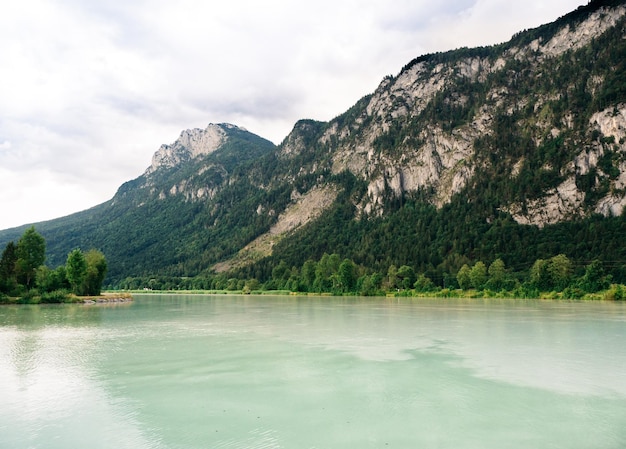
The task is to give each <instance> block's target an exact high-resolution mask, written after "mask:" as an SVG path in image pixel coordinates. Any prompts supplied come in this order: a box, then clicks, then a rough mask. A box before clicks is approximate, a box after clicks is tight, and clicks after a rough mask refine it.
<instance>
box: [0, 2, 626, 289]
mask: <svg viewBox="0 0 626 449" xmlns="http://www.w3.org/2000/svg"><path fill="white" fill-rule="evenodd" d="M625 16H626V6H625V5H624V2H623V1H592V2H590V3H589V4H587V5H585V6H581V7H580V8H578V9H577V10H576V11H573V12H572V13H570V14H568V15H565V16H563V17H562V18H560V19H558V20H557V21H555V22H553V23H551V24H546V25H543V26H541V27H538V28H535V29H532V30H526V31H524V32H520V33H517V34H516V35H515V36H514V37H513V38H512V39H511V40H510V41H509V42H507V43H504V44H499V45H495V46H490V47H481V48H476V49H467V48H461V49H457V50H452V51H450V52H445V53H436V54H431V55H424V56H420V57H418V58H415V59H414V60H412V61H410V62H409V63H408V64H407V65H405V66H404V67H403V68H402V69H401V70H400V72H399V73H398V75H396V76H388V77H386V78H385V79H383V81H382V82H381V83H380V84H379V86H378V87H377V88H376V89H375V91H374V92H373V93H372V94H368V95H365V96H364V97H363V98H362V99H361V100H359V101H358V102H357V103H356V104H355V105H354V106H352V107H351V108H350V109H349V110H348V111H346V112H344V113H342V114H340V115H339V116H337V117H336V118H334V119H332V120H330V121H328V122H318V121H314V120H300V121H298V122H297V123H295V125H294V127H293V130H292V131H291V132H290V133H289V135H288V136H286V137H285V139H284V140H283V142H282V143H281V144H280V145H279V146H275V145H274V144H272V143H271V142H269V141H266V140H265V139H262V138H261V137H259V136H255V135H253V134H251V133H248V132H247V131H245V130H243V129H241V128H238V127H236V126H235V125H228V124H219V125H213V124H210V125H208V127H207V128H206V129H205V130H200V129H195V130H185V131H183V132H181V135H180V137H179V138H178V139H177V140H176V141H175V142H174V143H172V144H170V145H162V146H161V147H160V148H159V149H158V150H157V151H156V152H155V155H154V157H153V159H152V163H151V165H150V166H149V167H148V168H147V169H146V171H145V172H144V174H143V175H141V176H140V177H138V178H136V179H135V180H132V181H129V182H127V183H125V184H123V185H122V186H121V187H120V189H119V190H118V192H117V193H116V195H115V196H114V197H113V198H112V199H111V200H110V201H108V202H106V203H103V204H102V205H99V206H96V207H95V208H92V209H90V210H88V211H83V212H80V213H78V214H74V215H72V216H68V217H63V218H60V219H57V220H52V221H48V222H44V223H40V224H38V225H37V227H38V230H40V232H42V234H43V235H44V236H45V237H46V239H47V241H48V242H50V244H49V260H51V262H52V263H59V262H62V261H63V258H64V256H65V255H66V254H67V250H68V249H72V248H74V247H76V246H80V247H83V248H88V247H90V246H95V247H97V248H99V249H101V250H103V252H104V253H105V254H107V257H109V258H110V259H111V264H110V266H111V267H112V269H111V276H110V282H111V283H112V284H113V285H115V283H116V282H119V281H120V280H121V279H123V278H124V277H125V276H151V275H157V274H167V275H171V276H198V275H208V274H209V273H210V272H211V271H212V270H217V271H220V270H226V271H231V270H234V271H233V273H234V275H236V276H244V277H246V276H247V277H255V278H258V279H267V278H268V276H270V274H271V273H270V272H271V270H272V267H273V266H275V265H276V264H278V263H279V262H280V261H285V262H286V263H287V264H288V265H290V266H300V265H302V263H303V262H304V261H305V260H306V259H307V258H319V257H321V256H322V254H323V253H324V252H328V253H330V252H336V253H339V254H341V256H342V257H350V258H352V259H353V260H355V261H356V262H357V263H359V264H361V265H362V266H363V267H366V268H370V269H377V270H384V269H385V268H386V267H388V266H390V265H392V264H395V265H402V264H410V265H412V266H413V267H415V269H416V270H421V271H425V270H430V271H431V272H433V273H439V274H438V276H439V279H441V278H442V274H441V273H442V272H443V271H444V270H447V271H448V272H454V271H455V270H458V268H460V265H461V263H462V261H468V260H470V261H471V260H478V259H481V258H484V259H488V260H493V259H495V258H496V257H501V258H504V259H505V260H506V262H507V264H509V265H512V264H513V263H518V264H519V267H518V268H519V269H524V267H526V269H527V268H528V264H529V262H528V261H529V260H530V261H532V258H533V257H535V258H536V257H544V256H545V257H551V256H554V255H556V254H558V253H567V254H568V255H569V256H570V257H572V258H574V259H579V260H587V259H589V258H596V257H600V258H602V257H604V258H605V259H606V258H607V257H609V256H607V255H606V254H603V253H606V249H605V248H606V247H607V246H612V247H613V248H614V249H613V253H614V255H615V257H616V258H617V260H626V248H625V247H624V244H622V243H615V242H616V241H617V240H616V238H617V237H615V235H616V234H615V233H616V231H615V230H616V229H617V230H618V231H619V230H626V228H624V225H623V221H621V220H622V218H623V214H622V209H623V206H624V205H625V204H626V144H625V141H626V134H625V131H624V130H625V129H626V106H625V105H626V79H625V77H624V73H625V72H626V70H625V68H624V62H623V61H624V59H625V58H624V56H626V43H625V39H624V36H625V35H626V32H625V30H626V24H625V23H626V22H625V19H624V17H625ZM320 192H321V197H322V199H323V200H324V201H321V200H320V198H318V197H317V196H316V195H319V194H320ZM314 198H317V200H315V201H313V199H314ZM298 208H300V209H298ZM302 208H305V209H307V210H306V213H300V214H299V215H300V217H299V218H294V217H296V216H297V215H298V213H297V212H294V211H298V210H303V209H302ZM309 209H310V210H309ZM599 216H602V217H605V218H599ZM402 223H404V224H402ZM403 226H404V227H403ZM590 227H594V228H596V229H598V228H605V229H606V232H605V234H606V235H605V236H600V237H599V239H600V240H598V241H595V240H594V241H590V240H589V241H588V240H584V241H583V242H581V243H580V244H578V245H574V244H573V243H575V242H571V241H570V240H571V236H573V235H576V236H578V235H580V236H585V235H588V228H590ZM23 228H24V227H20V228H14V229H13V230H7V231H0V244H2V243H3V242H6V241H9V240H11V239H16V238H17V237H16V235H17V233H18V232H19V230H20V229H23ZM391 229H393V230H394V231H393V232H394V233H395V234H394V235H390V234H389V232H390V230H391ZM563 232H566V233H568V234H569V236H570V237H569V238H561V236H560V235H561V234H562V233H563ZM555 235H556V237H555ZM582 238H585V239H587V237H582ZM406 239H409V241H411V242H413V243H414V245H416V246H417V247H416V248H410V247H407V245H406V243H404V242H405V240H406ZM506 242H508V243H510V247H509V248H507V247H506V245H505V243H506ZM622 270H623V267H622V265H620V267H618V268H616V270H615V275H616V276H617V277H619V276H622V274H620V273H621V272H622Z"/></svg>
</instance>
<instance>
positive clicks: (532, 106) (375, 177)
mask: <svg viewBox="0 0 626 449" xmlns="http://www.w3.org/2000/svg"><path fill="white" fill-rule="evenodd" d="M591 3H594V4H596V5H595V6H593V5H588V6H587V7H581V8H579V10H578V11H576V12H574V13H572V14H570V15H568V16H566V17H564V18H562V19H561V20H560V21H557V22H556V23H554V24H550V25H549V26H546V27H543V28H539V29H537V30H531V32H526V33H520V35H518V36H516V37H514V39H512V41H511V42H509V43H507V44H503V45H501V46H499V47H492V48H488V49H474V50H467V49H461V50H457V51H456V52H451V53H448V54H438V55H429V56H426V57H421V58H418V59H416V60H415V61H413V62H412V63H410V64H409V65H407V66H406V67H405V69H404V70H403V71H402V72H401V73H400V74H399V75H398V76H396V77H387V78H386V79H384V80H383V81H382V83H381V84H380V85H379V86H378V88H377V89H376V91H375V92H374V94H372V95H371V96H370V97H367V98H364V99H363V100H362V101H361V102H360V103H359V104H357V105H355V107H353V108H352V110H350V111H348V112H347V113H346V114H344V115H342V116H340V117H338V118H337V119H335V120H333V121H331V122H330V123H328V124H327V126H326V127H325V128H324V130H323V132H318V130H316V131H315V132H317V133H318V134H317V137H316V141H315V142H314V143H310V142H309V143H307V140H306V132H305V129H304V128H303V127H300V128H298V129H297V130H294V133H293V135H292V136H290V137H288V138H287V139H286V142H285V144H284V145H283V146H282V149H281V151H282V155H283V157H295V156H297V155H299V154H302V153H303V152H306V151H309V150H310V148H311V147H314V146H317V147H324V146H325V147H326V148H328V153H329V154H330V166H331V170H332V172H333V173H340V172H343V171H349V172H351V173H353V174H354V175H356V176H357V177H359V178H360V179H362V180H364V181H365V182H367V184H368V187H367V195H366V196H365V197H364V198H361V199H360V200H359V202H358V204H357V206H358V210H359V214H360V215H364V216H367V215H371V214H375V215H380V214H383V213H384V208H383V204H384V203H385V199H387V198H389V197H390V196H395V197H402V196H403V195H407V194H409V195H410V194H412V193H414V192H420V191H422V192H429V195H430V201H431V202H432V203H433V204H434V205H436V206H438V207H441V206H442V205H444V204H446V203H448V202H450V200H451V198H452V196H453V195H455V194H458V193H460V192H462V191H463V189H465V188H466V187H468V186H469V185H471V184H472V183H480V182H483V181H481V180H480V179H479V178H476V176H478V175H477V171H480V172H481V173H483V174H484V173H485V172H486V171H487V172H488V171H489V170H488V168H486V166H488V165H490V164H491V165H494V166H495V165H496V163H494V162H489V159H490V156H489V153H493V155H494V156H492V157H491V159H495V158H499V159H501V160H502V161H506V162H498V163H497V164H498V168H497V170H500V171H502V170H507V171H508V172H509V176H510V178H511V179H512V180H515V178H516V176H518V175H519V173H520V171H521V172H522V173H525V171H524V170H522V169H523V167H524V165H525V164H527V163H528V162H527V160H528V159H529V157H528V156H524V155H519V154H517V153H519V151H517V152H516V151H515V150H514V149H513V150H506V149H505V148H503V147H506V143H503V142H498V141H497V140H498V139H497V135H501V134H502V130H501V129H500V130H499V129H498V126H500V123H501V122H502V118H503V117H504V118H509V119H510V120H509V121H510V122H511V123H512V126H513V127H515V128H516V129H519V130H521V131H520V133H522V132H523V133H524V135H525V138H526V139H527V140H529V141H531V142H532V145H533V146H534V151H538V152H541V151H542V148H543V147H542V145H544V144H545V143H546V141H548V140H550V139H557V138H559V137H560V138H562V139H564V142H565V143H564V145H566V146H567V148H568V149H569V150H568V151H569V152H570V153H571V155H570V160H569V162H567V163H564V164H563V165H562V166H560V167H555V166H552V164H550V163H549V162H546V163H545V164H544V166H543V167H539V169H540V170H544V171H546V172H549V171H555V172H558V173H556V174H555V178H557V177H558V178H560V182H557V183H553V184H554V185H552V186H546V188H545V191H544V192H543V193H542V194H541V195H540V196H538V197H536V198H532V197H531V198H529V197H528V196H527V195H525V194H520V195H519V196H518V197H517V198H515V197H513V198H508V199H506V200H505V201H503V203H502V204H501V210H506V211H508V212H510V213H511V214H512V216H513V217H514V218H515V220H516V221H518V222H519V223H524V224H535V225H539V226H543V225H545V224H549V223H556V222H559V221H562V220H567V219H571V218H576V217H580V216H585V215H587V214H589V213H601V214H604V215H607V214H620V213H621V211H622V208H623V207H624V205H625V204H626V195H625V192H626V191H625V189H624V177H625V176H626V175H625V174H624V168H626V165H625V164H626V162H625V159H626V146H625V144H624V140H625V136H624V129H625V127H624V125H625V123H624V112H625V111H624V108H625V105H624V104H623V103H618V104H612V105H610V106H609V107H605V108H604V109H602V110H600V111H596V112H594V113H593V115H592V116H591V118H590V119H589V120H588V121H587V122H586V123H584V125H582V126H581V125H580V124H579V123H578V122H579V121H580V120H579V118H580V117H581V116H582V115H584V113H585V112H583V111H581V110H580V108H583V109H584V108H585V107H586V105H584V104H582V105H574V102H573V101H571V100H568V97H571V96H572V95H573V92H575V91H576V89H579V87H580V86H579V81H580V80H584V81H585V85H584V86H583V88H584V89H585V95H586V96H585V97H584V98H585V100H586V101H589V102H592V101H593V100H594V96H597V95H599V92H600V91H602V90H603V89H605V87H604V84H605V83H608V81H607V80H606V77H605V75H604V72H603V70H604V69H602V68H599V67H594V66H593V61H592V62H589V61H588V62H587V63H585V64H581V67H582V66H584V67H585V72H584V73H581V74H580V77H571V78H570V80H569V81H568V83H570V84H568V85H556V81H553V82H552V81H551V82H552V84H550V82H548V81H546V80H550V77H552V76H553V72H554V71H555V70H557V71H561V72H562V71H563V70H564V69H563V67H564V66H565V65H567V64H569V63H571V61H570V60H572V59H576V58H579V59H581V60H584V59H585V58H598V56H597V53H598V52H599V51H601V50H598V49H597V48H596V47H593V45H594V43H596V42H597V41H598V40H599V39H601V38H602V36H604V35H605V33H607V31H610V30H612V29H616V28H617V29H618V33H619V34H620V35H621V39H622V40H624V39H626V35H625V34H624V23H625V21H624V17H625V16H626V6H625V5H623V4H619V2H591ZM597 4H603V5H604V6H599V7H598V6H597ZM620 51H621V50H620ZM577 52H578V53H577ZM585 52H586V54H585ZM622 56H623V57H625V58H626V54H623V55H622ZM520 86H524V87H520ZM533 86H544V87H542V88H541V89H537V90H536V91H532V90H530V91H529V90H528V89H531V88H532V87H533ZM525 89H526V91H524V90H525ZM559 102H560V103H559ZM557 103H558V104H559V105H563V104H564V105H565V107H566V109H565V110H560V109H559V110H555V109H557V108H556V106H555V105H556V104H557ZM559 108H561V109H562V106H559ZM447 111H450V112H447ZM453 115H456V116H455V117H454V118H452V119H451V120H450V121H446V119H447V116H453ZM452 122H454V123H452ZM498 133H500V134H498ZM489 139H491V141H496V142H495V143H494V142H492V143H490V144H489V145H487V146H485V145H484V144H481V142H485V141H487V142H490V140H489ZM608 142H613V143H612V144H609V143H608ZM608 153H611V154H612V155H614V156H613V157H612V161H613V164H614V166H615V168H617V169H618V170H619V172H620V173H621V174H620V175H619V176H617V177H616V176H613V175H611V176H609V174H608V173H605V172H604V171H603V169H602V167H599V166H598V164H599V162H601V160H602V158H603V157H604V158H605V161H606V155H607V154H608ZM317 164H318V166H320V164H321V163H320V161H317ZM605 168H606V167H605ZM494 170H496V169H493V170H492V171H494ZM590 173H591V174H592V176H593V177H595V178H596V180H595V181H594V182H593V183H592V187H593V185H594V183H595V185H597V186H600V185H602V192H603V194H602V195H601V196H600V197H599V198H595V197H594V198H593V200H590V198H591V196H590V195H589V192H588V190H589V183H588V182H587V184H585V185H582V184H583V183H581V181H580V180H581V179H582V178H581V177H583V176H588V175H589V174H590ZM596 196H597V195H596Z"/></svg>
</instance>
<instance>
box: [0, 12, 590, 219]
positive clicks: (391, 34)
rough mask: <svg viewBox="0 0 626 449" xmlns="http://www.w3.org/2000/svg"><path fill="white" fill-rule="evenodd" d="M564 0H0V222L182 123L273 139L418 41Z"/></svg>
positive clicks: (87, 201) (367, 86)
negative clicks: (0, 0)
mask: <svg viewBox="0 0 626 449" xmlns="http://www.w3.org/2000/svg"><path fill="white" fill-rule="evenodd" d="M578 4H579V2H578V1H572V0H558V1H554V2H543V1H538V0H536V1H534V0H532V1H527V2H521V3H520V2H508V1H505V0H456V1H450V2H432V1H425V0H398V1H397V2H394V3H393V6H390V4H389V2H387V1H383V0H369V1H356V0H332V1H331V0H319V1H318V2H314V3H302V2H295V1H289V0H269V1H266V2H256V1H252V0H231V1H229V2H216V1H200V0H180V1H178V2H171V1H165V0H151V1H147V0H136V1H130V2H129V1H126V0H111V1H107V2H100V1H97V0H23V1H20V2H17V1H10V2H8V4H7V5H3V11H2V14H1V15H0V54H1V55H2V57H3V63H2V64H0V79H1V80H2V83H0V142H2V143H0V207H1V208H2V210H3V211H11V212H9V213H5V212H3V213H2V214H1V215H0V229H3V228H7V227H10V226H16V225H20V224H23V223H26V222H33V221H38V220H41V219H43V218H54V217H57V216H61V215H64V214H67V213H71V212H74V211H79V210H83V209H86V208H88V207H91V206H94V205H95V204H98V203H100V202H102V201H105V200H107V199H109V198H110V197H111V196H112V195H113V194H114V192H115V190H116V189H117V187H119V185H120V184H121V183H122V182H124V181H127V180H130V179H133V178H134V177H136V176H138V175H139V174H141V173H142V172H143V170H144V169H145V168H146V167H147V166H148V165H149V163H150V158H151V156H152V154H153V152H154V151H156V150H157V149H158V147H159V146H160V145H161V144H162V143H171V142H172V141H173V140H175V139H176V137H177V136H178V135H179V134H180V131H181V130H183V129H186V128H194V127H205V126H206V125H207V124H208V123H210V122H213V123H219V122H231V123H234V124H237V125H239V126H243V127H245V128H247V129H248V130H250V131H252V132H255V133H257V134H259V135H261V136H263V137H266V138H269V139H270V140H273V141H274V142H276V143H279V142H280V141H281V140H282V139H283V138H284V137H285V136H286V135H287V133H288V132H289V131H290V130H291V128H292V126H293V124H294V123H295V121H296V120H297V119H299V118H313V119H318V120H328V119H331V118H332V117H334V116H336V115H338V114H340V113H342V112H343V111H345V110H346V109H347V108H348V107H350V106H351V105H352V104H354V103H355V102H356V100H358V99H359V98H361V97H362V96H363V95H366V94H368V93H371V92H372V91H374V89H375V88H376V86H377V84H378V83H379V82H380V80H381V79H382V78H383V77H384V76H385V75H387V74H396V73H398V72H399V70H400V69H401V67H402V66H403V65H405V64H406V63H408V62H409V61H410V60H411V59H413V58H415V57H417V56H419V55H421V54H424V53H427V52H433V51H443V50H447V49H452V48H457V47H460V46H474V45H486V44H490V43H498V42H502V41H505V40H507V39H508V38H509V37H510V36H511V35H512V34H513V33H514V32H516V31H519V30H521V29H524V28H530V27H534V26H538V25H540V24H541V23H546V22H549V21H551V20H554V19H556V18H557V17H558V16H560V15H563V14H565V13H567V12H568V11H570V10H573V9H575V8H576V7H577V6H578ZM57 197H62V198H63V201H57V200H55V198H57Z"/></svg>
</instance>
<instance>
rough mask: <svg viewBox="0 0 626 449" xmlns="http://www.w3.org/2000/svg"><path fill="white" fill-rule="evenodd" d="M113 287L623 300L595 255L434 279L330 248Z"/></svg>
mask: <svg viewBox="0 0 626 449" xmlns="http://www.w3.org/2000/svg"><path fill="white" fill-rule="evenodd" d="M580 268H582V269H580ZM442 283H443V285H442ZM119 287H120V288H122V289H129V290H136V289H150V290H226V291H243V292H244V293H245V292H247V293H250V292H261V291H289V292H299V293H317V294H322V293H332V294H335V295H361V296H380V295H388V294H390V293H392V294H394V295H399V296H428V295H433V296H455V295H460V296H467V295H469V296H487V297H519V298H541V297H548V298H555V299H556V298H562V299H581V298H585V297H593V298H602V299H611V300H624V299H626V287H624V286H623V285H621V284H614V283H612V276H611V275H610V274H607V273H606V272H605V270H604V267H603V265H602V263H601V262H600V261H599V260H594V261H592V262H590V263H589V264H587V265H586V266H584V267H575V266H574V263H573V262H572V261H571V260H570V259H569V258H568V257H567V256H565V255H564V254H559V255H557V256H554V257H551V258H549V259H537V260H536V261H535V263H534V264H533V265H532V267H531V268H530V270H528V272H525V273H520V272H514V271H512V270H511V269H509V268H507V266H506V265H505V263H504V261H503V260H502V259H499V258H498V259H496V260H494V261H493V262H491V263H489V264H486V263H484V262H482V261H477V262H476V263H474V264H473V265H471V266H470V265H469V264H463V266H462V267H461V268H460V269H459V270H458V272H456V273H449V274H448V275H447V276H445V277H443V278H440V279H434V278H432V277H431V276H429V274H428V273H421V272H418V271H416V270H415V269H414V268H413V267H411V266H409V265H401V266H399V267H398V266H396V265H391V266H390V267H389V268H388V269H387V271H386V272H377V271H373V270H371V269H369V268H367V267H365V266H363V265H358V264H357V263H355V262H354V261H353V260H351V259H348V258H343V259H342V258H341V257H340V256H339V255H338V254H336V253H333V254H326V253H325V254H324V255H323V256H322V257H321V258H320V259H319V260H313V259H308V260H307V261H306V262H305V263H304V264H303V265H302V266H300V267H295V266H292V267H290V266H289V265H287V264H286V263H285V262H284V261H281V262H279V263H278V264H277V265H275V266H274V267H273V268H272V270H271V277H270V278H269V279H267V280H266V281H265V282H260V281H259V280H258V279H255V278H252V279H250V278H248V279H244V278H237V277H232V275H229V274H224V273H220V274H212V275H203V276H196V277H185V278H177V277H171V276H169V277H168V276H160V277H159V276H157V277H151V278H126V279H125V280H123V281H122V282H121V283H120V284H119ZM599 292H601V294H599ZM593 295H595V296H593Z"/></svg>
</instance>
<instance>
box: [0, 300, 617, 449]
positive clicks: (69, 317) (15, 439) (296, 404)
mask: <svg viewBox="0 0 626 449" xmlns="http://www.w3.org/2000/svg"><path fill="white" fill-rule="evenodd" d="M625 343H626V305H625V304H619V303H567V302H516V301H491V302H480V300H472V301H465V302H464V301H460V300H450V301H447V300H418V301H411V300H408V299H401V300H397V299H391V298H389V299H385V298H378V299H371V298H309V297H306V298H297V297H266V296H263V297H254V296H251V297H245V296H175V295H145V296H141V295H139V296H138V297H137V298H136V300H135V302H134V303H132V304H126V305H115V306H109V305H105V306H100V305H98V306H80V305H72V306H15V307H13V306H7V307H0V448H7V449H8V448H11V449H20V448H64V449H66V448H113V447H115V448H139V449H142V448H159V449H160V448H168V449H169V448H181V449H183V448H185V449H187V448H189V449H191V448H524V449H526V448H581V449H582V448H584V449H588V448H615V449H622V448H624V447H626V344H625Z"/></svg>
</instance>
